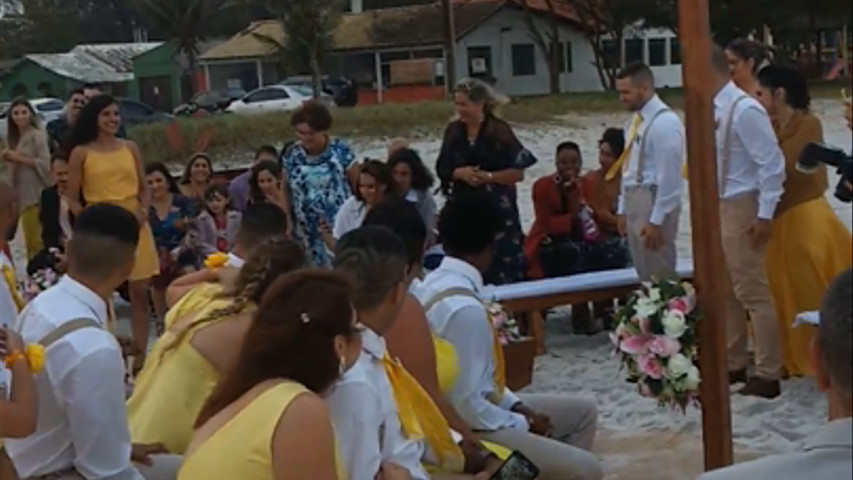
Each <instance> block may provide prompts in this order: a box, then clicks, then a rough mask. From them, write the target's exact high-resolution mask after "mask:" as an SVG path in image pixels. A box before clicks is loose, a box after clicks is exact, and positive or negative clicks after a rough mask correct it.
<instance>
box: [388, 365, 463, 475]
mask: <svg viewBox="0 0 853 480" xmlns="http://www.w3.org/2000/svg"><path fill="white" fill-rule="evenodd" d="M382 365H383V366H384V367H385V374H386V375H387V376H388V381H389V383H390V384H391V390H392V391H393V392H394V400H395V401H396V403H397V412H398V413H399V415H400V424H401V425H402V427H403V431H404V432H405V433H406V436H407V437H408V438H410V439H424V440H426V442H427V443H428V444H429V446H430V448H432V451H433V452H434V453H435V454H436V456H437V457H438V461H439V463H440V466H441V467H442V468H443V469H445V470H447V471H449V472H461V471H462V470H463V469H464V467H465V465H464V464H465V456H464V455H463V453H462V449H461V448H459V445H457V444H456V442H454V441H453V437H452V436H451V435H450V426H449V425H448V424H447V421H446V420H445V419H444V416H443V415H442V414H441V411H439V409H438V407H436V406H435V403H433V401H432V399H431V398H430V396H429V394H427V393H426V391H425V390H424V389H423V387H421V385H420V384H419V383H418V381H417V380H415V378H414V377H412V375H411V374H410V373H409V372H407V371H406V369H405V368H404V367H403V365H401V364H400V362H399V361H395V360H392V359H391V357H390V356H389V355H388V353H387V352H386V353H385V357H384V358H383V359H382Z"/></svg>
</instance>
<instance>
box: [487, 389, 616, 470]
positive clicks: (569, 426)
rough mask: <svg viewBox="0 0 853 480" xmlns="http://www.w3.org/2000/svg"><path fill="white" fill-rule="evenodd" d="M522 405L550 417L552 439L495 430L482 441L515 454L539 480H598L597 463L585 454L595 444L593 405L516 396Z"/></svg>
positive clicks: (557, 397)
mask: <svg viewBox="0 0 853 480" xmlns="http://www.w3.org/2000/svg"><path fill="white" fill-rule="evenodd" d="M519 397H520V398H521V401H522V403H524V404H525V405H527V406H528V407H530V408H532V409H533V410H535V411H537V412H540V413H543V414H546V415H548V416H550V417H551V423H553V424H554V432H553V434H552V438H546V437H541V436H539V435H535V434H533V433H530V432H525V431H522V430H512V429H507V430H498V431H496V432H488V433H484V434H483V437H484V438H485V439H486V440H488V441H490V442H494V443H497V444H499V445H503V446H504V447H507V448H509V449H512V450H518V451H520V452H521V453H522V454H524V456H526V457H527V458H529V459H530V460H531V461H532V462H533V463H535V464H536V466H537V467H539V468H540V470H541V474H540V476H539V477H538V478H539V479H540V480H600V479H601V478H603V477H604V472H603V470H602V467H601V463H600V462H599V461H598V458H596V456H595V455H593V454H592V453H590V452H589V450H590V449H591V448H592V442H593V440H595V429H596V425H597V420H598V409H597V407H596V405H595V402H593V401H591V400H586V399H580V398H572V397H565V396H562V395H533V394H531V395H519Z"/></svg>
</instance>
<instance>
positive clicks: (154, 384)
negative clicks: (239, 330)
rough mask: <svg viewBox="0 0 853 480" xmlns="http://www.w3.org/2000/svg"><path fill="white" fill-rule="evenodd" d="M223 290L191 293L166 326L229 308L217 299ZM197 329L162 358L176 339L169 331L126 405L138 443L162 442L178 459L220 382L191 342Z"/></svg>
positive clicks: (211, 288) (207, 288) (204, 288)
mask: <svg viewBox="0 0 853 480" xmlns="http://www.w3.org/2000/svg"><path fill="white" fill-rule="evenodd" d="M221 291H222V287H221V286H220V285H219V284H209V285H203V286H200V287H198V288H196V289H194V290H192V291H191V292H190V293H188V294H187V295H186V296H184V298H182V299H181V300H180V301H179V302H178V303H177V304H175V306H174V307H172V309H171V310H169V313H168V314H166V325H167V326H168V327H171V326H172V325H173V324H174V323H175V321H176V320H178V319H181V318H183V317H185V316H186V315H188V314H191V315H193V318H201V317H202V316H204V315H207V314H208V313H210V312H212V311H214V310H217V309H220V308H223V307H226V306H228V305H229V304H230V303H231V300H230V299H228V298H216V296H217V294H218V293H220V292H221ZM193 312H198V314H197V315H196V314H195V313H193ZM215 323H216V322H213V323H207V324H205V325H204V326H210V325H211V324H215ZM197 330H198V329H190V330H189V331H188V332H187V334H186V335H185V336H184V338H183V340H182V341H181V343H180V344H178V345H177V346H175V347H173V348H172V349H171V350H169V351H168V352H167V353H166V354H165V355H163V352H164V350H165V349H166V347H167V346H169V345H171V343H172V342H173V341H174V338H175V333H174V330H172V329H171V328H170V329H169V330H167V331H166V333H165V334H164V335H163V336H162V337H160V338H159V339H158V340H157V342H156V343H155V344H154V347H153V349H152V350H151V353H150V354H149V355H148V357H147V358H146V359H145V365H144V367H143V368H142V371H141V372H140V373H139V376H138V377H137V379H136V385H135V387H134V390H133V395H132V396H131V397H130V398H129V399H128V401H127V417H128V418H127V420H128V426H129V427H130V438H131V439H132V440H133V442H134V443H158V442H160V443H163V445H165V446H166V449H168V450H169V453H172V454H176V455H181V454H183V453H184V452H186V450H187V447H189V445H190V441H192V436H193V424H194V423H195V421H196V417H198V413H199V412H200V411H201V408H202V407H203V406H204V402H206V401H207V398H208V397H209V396H210V393H211V392H213V389H214V387H215V386H216V383H217V382H218V381H219V372H218V371H217V370H216V368H215V367H214V366H213V365H211V364H210V362H208V361H207V360H206V359H205V358H204V357H203V356H201V354H200V353H199V352H198V351H197V350H196V349H195V348H193V346H192V345H191V343H190V341H191V340H192V336H193V333H194V332H195V331H197Z"/></svg>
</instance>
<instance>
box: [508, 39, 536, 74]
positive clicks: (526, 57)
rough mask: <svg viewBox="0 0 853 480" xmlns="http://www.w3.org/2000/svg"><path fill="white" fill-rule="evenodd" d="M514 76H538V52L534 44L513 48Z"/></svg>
mask: <svg viewBox="0 0 853 480" xmlns="http://www.w3.org/2000/svg"><path fill="white" fill-rule="evenodd" d="M512 75H513V76H514V77H524V76H530V75H536V50H535V47H534V46H533V44H532V43H521V44H517V45H513V46H512Z"/></svg>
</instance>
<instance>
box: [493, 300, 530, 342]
mask: <svg viewBox="0 0 853 480" xmlns="http://www.w3.org/2000/svg"><path fill="white" fill-rule="evenodd" d="M488 312H489V318H491V320H492V324H493V325H494V326H495V331H496V332H497V334H498V338H500V340H501V344H503V345H507V344H510V343H515V342H517V341H519V340H521V339H522V338H523V337H522V335H521V329H520V328H519V326H518V322H516V321H515V319H514V318H512V317H511V316H509V314H507V313H506V311H505V310H504V309H503V307H502V306H501V304H500V303H492V304H490V305H489V306H488Z"/></svg>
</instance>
